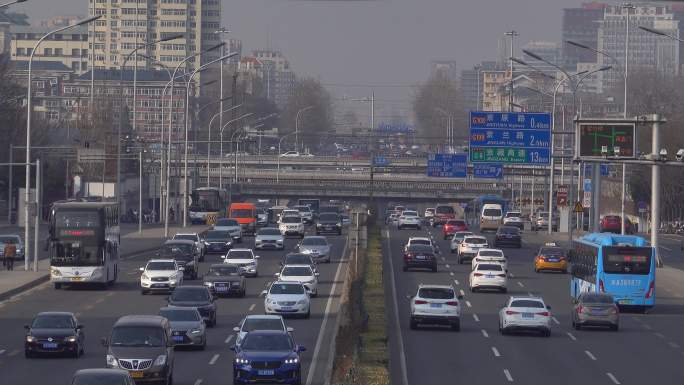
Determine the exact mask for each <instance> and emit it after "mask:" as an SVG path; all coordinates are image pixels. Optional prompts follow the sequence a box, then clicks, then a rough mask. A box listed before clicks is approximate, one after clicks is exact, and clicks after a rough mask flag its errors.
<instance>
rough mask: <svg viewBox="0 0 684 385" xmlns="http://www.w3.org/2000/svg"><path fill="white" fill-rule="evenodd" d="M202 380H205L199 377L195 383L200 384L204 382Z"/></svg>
mask: <svg viewBox="0 0 684 385" xmlns="http://www.w3.org/2000/svg"><path fill="white" fill-rule="evenodd" d="M202 381H204V380H202V379H201V378H198V379H197V381H195V385H200V384H201V383H202Z"/></svg>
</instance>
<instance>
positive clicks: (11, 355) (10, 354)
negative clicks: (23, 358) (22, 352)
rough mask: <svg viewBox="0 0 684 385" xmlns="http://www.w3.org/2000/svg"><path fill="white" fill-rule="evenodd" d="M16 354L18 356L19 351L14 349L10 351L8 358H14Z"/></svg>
mask: <svg viewBox="0 0 684 385" xmlns="http://www.w3.org/2000/svg"><path fill="white" fill-rule="evenodd" d="M17 354H19V350H16V349H15V350H12V351H11V352H9V354H8V356H10V357H14V356H16V355H17Z"/></svg>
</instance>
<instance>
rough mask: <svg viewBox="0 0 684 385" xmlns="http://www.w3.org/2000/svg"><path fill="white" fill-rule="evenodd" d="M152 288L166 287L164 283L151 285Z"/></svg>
mask: <svg viewBox="0 0 684 385" xmlns="http://www.w3.org/2000/svg"><path fill="white" fill-rule="evenodd" d="M152 287H166V284H165V283H154V284H152Z"/></svg>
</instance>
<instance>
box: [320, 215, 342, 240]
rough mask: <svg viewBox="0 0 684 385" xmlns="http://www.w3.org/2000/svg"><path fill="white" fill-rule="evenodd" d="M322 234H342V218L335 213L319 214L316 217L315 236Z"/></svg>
mask: <svg viewBox="0 0 684 385" xmlns="http://www.w3.org/2000/svg"><path fill="white" fill-rule="evenodd" d="M323 233H334V234H337V235H341V234H342V218H340V215H339V214H336V213H330V212H327V213H321V214H320V215H318V223H316V235H321V234H323Z"/></svg>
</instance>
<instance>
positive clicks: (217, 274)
mask: <svg viewBox="0 0 684 385" xmlns="http://www.w3.org/2000/svg"><path fill="white" fill-rule="evenodd" d="M203 280H204V286H206V287H208V288H209V291H211V293H212V294H214V295H216V296H221V295H238V296H240V297H244V296H245V293H246V292H247V282H246V280H245V277H244V276H243V275H242V272H241V271H240V268H239V267H237V266H235V265H227V264H225V263H220V264H214V265H211V267H209V271H208V272H207V274H205V275H204V279H203Z"/></svg>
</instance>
